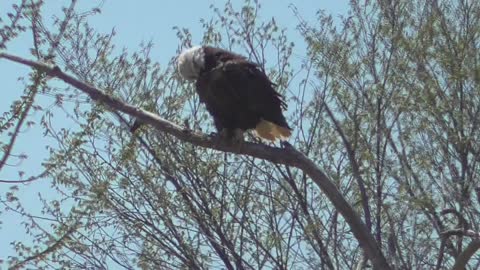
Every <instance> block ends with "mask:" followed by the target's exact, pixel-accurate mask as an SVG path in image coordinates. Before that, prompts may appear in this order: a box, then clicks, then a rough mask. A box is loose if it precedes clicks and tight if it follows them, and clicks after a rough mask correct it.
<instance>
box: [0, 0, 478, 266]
mask: <svg viewBox="0 0 480 270" xmlns="http://www.w3.org/2000/svg"><path fill="white" fill-rule="evenodd" d="M479 5H480V4H478V3H477V2H476V1H431V2H428V3H417V2H415V1H351V10H350V13H349V14H348V16H346V17H344V18H341V23H340V24H337V23H335V22H334V20H333V19H332V17H331V16H329V15H327V14H324V13H321V12H319V13H318V25H309V24H308V23H307V22H305V21H304V20H303V19H302V14H300V13H299V12H298V11H297V10H296V9H295V7H292V12H293V13H294V14H295V15H296V16H297V19H298V22H299V27H298V30H299V31H300V33H301V34H302V35H303V36H304V38H305V41H306V42H307V44H308V48H309V54H308V57H305V59H304V62H303V65H302V66H300V67H296V66H291V65H290V64H289V63H290V61H291V58H292V54H293V51H294V46H293V43H291V42H289V41H288V37H287V36H286V32H285V31H284V30H281V25H278V24H277V22H276V20H275V19H274V18H272V19H271V20H265V21H262V20H260V19H259V17H258V14H259V12H261V8H260V4H259V3H258V2H256V1H253V2H251V1H247V2H245V5H244V6H243V7H242V8H241V9H240V10H236V9H235V8H234V7H233V6H232V5H231V4H230V3H227V4H226V5H225V7H223V8H222V9H217V8H213V11H214V14H216V15H215V17H214V18H213V19H211V20H204V21H202V23H203V27H204V29H205V33H204V36H203V43H205V44H212V45H215V46H219V47H224V48H227V49H230V50H234V51H238V52H241V53H243V54H245V55H247V56H248V57H250V58H251V59H252V60H253V61H255V62H257V63H259V64H261V65H262V67H263V68H264V69H265V70H266V72H267V73H268V74H269V76H270V78H272V79H273V80H274V81H275V82H276V84H277V87H278V90H279V91H280V92H282V93H284V94H285V95H286V97H287V99H288V104H289V106H290V111H289V112H290V113H291V115H290V117H289V121H290V123H292V126H293V127H294V128H295V136H294V138H293V139H292V141H291V144H290V143H283V144H282V146H281V147H276V146H269V145H266V144H263V143H261V142H259V141H258V140H257V139H255V138H254V137H249V138H248V140H249V142H246V143H244V144H243V145H242V147H240V148H239V147H237V146H236V145H231V144H229V143H227V142H223V141H219V140H217V139H215V138H212V137H210V136H208V135H205V132H208V131H209V130H211V129H212V126H211V123H210V120H209V117H208V115H207V114H206V112H205V110H204V108H203V107H202V106H200V104H199V101H198V98H197V96H196V95H195V93H194V89H193V88H192V85H189V84H183V83H182V82H181V81H180V80H178V74H177V73H176V72H175V69H174V58H173V57H172V60H171V62H170V63H169V65H167V66H166V67H161V66H160V65H159V64H158V63H156V62H154V61H152V60H151V59H150V52H151V50H152V49H153V47H152V45H151V44H148V43H147V44H145V45H144V46H142V47H141V48H140V49H139V50H138V52H136V53H133V54H130V53H127V52H125V51H124V52H120V53H118V52H117V51H115V50H113V40H114V32H112V33H108V34H100V33H97V32H96V31H95V29H93V28H91V27H90V26H89V25H88V19H89V18H90V16H92V15H95V14H96V13H98V11H99V8H98V7H94V8H93V9H92V11H90V12H79V11H78V10H77V9H76V1H72V2H71V5H70V6H69V7H66V8H65V9H64V10H63V17H62V18H61V19H59V20H58V21H57V22H56V23H55V25H53V26H48V25H46V23H45V22H44V20H43V19H42V12H41V11H42V2H41V1H39V2H38V3H37V2H35V1H30V2H28V1H24V2H21V4H20V5H18V6H17V7H15V9H14V10H15V12H16V14H12V15H7V17H9V21H10V22H11V23H10V24H5V25H2V26H3V28H2V30H0V33H1V37H2V38H3V39H2V41H1V42H0V44H1V45H2V47H3V48H6V50H5V52H1V53H0V58H3V59H6V60H9V61H12V62H16V63H20V64H23V65H26V66H29V67H31V68H32V74H31V76H30V78H29V80H28V82H29V85H27V87H26V88H25V93H26V95H25V97H22V100H20V101H18V102H16V103H15V104H16V106H12V108H11V110H10V112H6V113H5V115H7V116H11V117H4V119H2V129H1V131H2V132H8V131H12V130H13V133H12V134H13V135H12V137H11V138H12V139H11V140H10V142H8V143H7V144H6V146H5V147H3V149H4V150H3V157H4V159H5V160H6V159H8V158H10V157H11V153H10V151H11V150H9V149H12V148H13V147H14V144H15V136H16V133H15V131H16V132H18V130H19V128H20V127H21V126H22V125H24V124H25V123H26V120H24V119H27V117H28V112H29V110H31V109H32V108H35V104H36V103H35V102H36V96H37V95H38V93H42V94H47V95H51V96H54V97H55V98H56V100H57V101H58V103H59V105H60V104H62V105H63V104H64V103H65V102H67V103H68V105H63V108H64V111H65V113H67V114H69V116H70V117H71V118H72V119H73V121H74V123H75V124H76V126H75V127H74V128H71V129H69V130H67V129H60V130H56V129H55V128H54V126H53V125H51V121H53V120H52V119H51V115H50V114H48V113H46V112H45V118H44V121H43V122H42V124H43V126H44V128H45V133H46V134H47V135H48V136H51V137H53V138H55V139H56V141H57V142H58V146H57V147H56V148H55V149H52V153H51V157H50V158H49V160H48V161H46V162H45V173H43V174H41V175H40V177H49V178H51V179H53V182H52V183H53V186H54V187H55V188H57V189H59V190H62V191H63V192H64V195H63V199H62V200H61V201H55V200H54V201H49V200H44V202H45V205H44V212H45V216H43V217H36V216H31V215H28V213H25V212H22V211H19V212H21V213H22V214H23V215H24V216H25V217H27V218H28V219H27V224H31V228H30V229H29V230H28V231H27V233H30V234H32V235H35V238H36V239H37V242H35V243H33V244H32V245H29V244H28V243H21V242H18V243H16V246H15V247H16V250H17V252H18V256H17V257H15V258H10V260H9V263H10V266H11V267H12V268H22V267H27V266H28V265H36V266H37V267H40V268H42V269H48V268H58V267H61V268H75V269H85V268H88V269H107V268H120V267H122V268H125V269H132V268H141V269H158V268H167V269H168V268H174V269H177V268H188V269H208V268H227V269H260V268H262V269H263V268H275V269H302V268H304V269H310V268H312V269H316V268H320V269H353V268H355V269H365V268H368V267H369V266H370V265H371V266H372V267H373V268H374V269H445V268H453V269H476V268H477V267H478V265H479V264H480V258H479V257H478V255H477V256H476V255H475V252H476V251H477V250H478V249H479V248H480V245H479V231H480V230H479V228H478V223H479V222H478V216H479V215H478V210H477V209H478V207H479V203H480V197H479V196H478V195H479V193H480V192H479V190H480V187H479V183H478V173H479V166H478V164H477V163H478V161H479V145H478V142H480V138H478V131H477V130H478V127H477V125H478V121H479V120H478V118H479V117H478V116H479V112H480V100H479V97H480V93H479V89H480V87H479V85H478V83H479V81H480V79H479V78H480V68H479V66H478V65H477V59H478V58H479V57H480V54H479V53H478V47H477V46H478V42H479V38H478V34H479V33H478V32H479V31H480V30H479V29H480V22H479V19H478V18H480V16H478V15H480V14H479V13H480V6H479ZM2 20H3V21H4V22H5V21H7V20H6V19H3V18H2ZM26 25H28V26H29V27H28V29H27V28H26ZM25 30H28V31H29V32H31V33H32V36H33V42H32V55H33V57H34V58H35V59H34V60H30V59H28V58H29V57H19V56H14V55H11V54H9V53H8V42H9V41H10V40H12V39H14V38H15V37H16V35H17V34H18V33H19V32H20V31H25ZM177 31H178V32H177V34H178V37H179V44H180V45H179V51H180V50H181V49H182V48H184V47H186V46H189V45H190V44H191V43H192V41H191V35H190V33H189V31H188V30H186V29H182V28H177ZM30 58H31V57H30ZM12 64H13V63H12ZM51 78H56V79H59V80H61V81H62V82H63V83H64V88H62V89H59V87H55V88H53V87H51V86H50V82H51V81H52V79H51ZM70 102H71V103H70ZM37 109H38V110H39V111H41V110H42V109H41V108H37ZM133 118H137V119H140V120H141V121H142V122H144V123H146V125H145V126H144V127H142V128H141V129H140V130H139V131H138V132H135V133H133V134H132V133H130V131H129V126H130V123H131V119H133ZM180 124H182V126H180ZM0 166H1V164H0ZM1 168H2V167H0V169H1ZM37 178H38V177H37V176H33V177H32V178H30V179H29V180H32V181H33V180H35V179H37ZM2 202H3V203H4V204H5V205H8V206H9V207H10V208H11V209H22V207H21V206H22V203H21V201H19V200H17V199H16V196H15V189H13V190H12V191H9V193H8V195H7V196H6V198H5V199H4V198H2ZM66 205H69V206H70V205H71V206H72V208H71V209H69V208H70V207H68V208H67V207H66Z"/></svg>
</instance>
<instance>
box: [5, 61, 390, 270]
mask: <svg viewBox="0 0 480 270" xmlns="http://www.w3.org/2000/svg"><path fill="white" fill-rule="evenodd" d="M0 58H5V59H8V60H10V61H13V62H16V63H20V64H23V65H26V66H29V67H31V68H34V69H37V70H39V71H42V72H46V73H47V74H48V75H49V76H51V77H56V78H58V79H60V80H62V81H64V82H65V83H67V84H69V85H71V86H73V87H75V88H77V89H78V90H80V91H82V92H84V93H86V94H87V95H89V96H90V98H91V99H92V100H94V101H96V102H100V103H102V104H104V105H106V106H107V107H109V108H110V109H111V110H117V111H121V112H123V113H126V114H128V115H130V116H132V117H135V118H136V119H138V120H140V121H141V122H143V123H145V124H149V125H151V126H152V127H154V128H155V129H156V130H157V131H159V132H164V133H168V134H170V135H172V136H174V137H176V138H177V139H179V140H182V141H185V142H189V143H192V144H194V145H197V146H202V147H206V148H210V149H215V150H219V151H223V152H230V153H236V154H242V155H249V156H252V157H256V158H260V159H264V160H268V161H271V162H273V163H277V164H284V165H288V166H293V167H296V168H299V169H301V170H302V171H304V172H305V173H306V174H307V175H308V176H310V178H311V179H312V181H313V182H314V183H315V184H316V185H317V186H318V187H319V188H320V189H321V190H322V192H323V193H324V194H325V195H326V196H327V197H328V199H329V200H330V201H331V202H332V204H333V205H334V207H335V208H336V209H337V210H338V211H339V212H340V213H341V214H342V215H343V217H344V218H345V221H346V222H347V223H348V224H349V226H350V229H351V230H352V233H353V234H354V236H355V237H356V238H357V240H358V242H359V245H360V246H361V247H362V248H363V249H364V250H365V253H366V255H367V256H368V258H369V259H370V260H371V261H372V264H373V267H374V269H385V270H386V269H391V268H390V266H389V265H388V263H387V260H386V259H385V257H384V255H383V253H382V251H381V249H380V246H379V245H378V243H377V242H376V241H375V239H374V238H373V236H372V235H371V234H370V232H369V230H368V228H367V227H366V225H365V224H364V223H363V222H362V220H361V219H360V217H359V216H358V215H357V213H356V212H355V211H354V210H353V208H352V207H351V205H350V204H349V203H348V202H347V201H346V199H345V198H344V197H343V195H342V194H341V193H340V191H339V190H338V189H337V187H336V186H335V184H334V183H333V182H332V181H331V180H330V179H329V178H328V177H327V176H326V175H325V174H324V173H323V171H322V170H320V168H318V167H317V166H316V164H315V163H314V162H313V161H311V160H310V159H309V158H308V157H306V156H305V155H304V154H303V153H301V152H299V151H298V150H296V149H295V148H294V147H293V146H291V145H290V144H288V143H286V144H285V148H278V147H271V146H267V145H264V144H255V143H251V142H244V143H243V144H242V146H241V147H238V146H236V145H233V144H230V143H227V142H224V141H219V140H218V139H216V138H211V137H209V136H207V135H205V134H200V133H196V132H193V131H190V130H186V129H183V128H182V127H180V126H178V125H176V124H174V123H171V122H169V121H167V120H165V119H163V118H161V117H159V116H158V115H155V114H153V113H150V112H148V111H145V110H142V109H139V108H136V107H133V106H131V105H128V104H126V103H124V102H122V101H120V100H119V99H116V98H114V97H111V96H109V95H107V94H105V93H104V92H102V91H101V90H100V89H98V88H95V87H93V86H91V85H89V84H87V83H84V82H82V81H79V80H77V79H76V78H74V77H72V76H70V75H68V74H66V73H64V72H62V71H61V70H60V68H58V67H50V66H48V65H46V64H44V63H40V62H36V61H30V60H27V59H24V58H21V57H17V56H14V55H10V54H6V53H0Z"/></svg>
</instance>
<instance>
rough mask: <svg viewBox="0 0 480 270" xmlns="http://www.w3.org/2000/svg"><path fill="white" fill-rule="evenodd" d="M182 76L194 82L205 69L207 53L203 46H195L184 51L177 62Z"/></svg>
mask: <svg viewBox="0 0 480 270" xmlns="http://www.w3.org/2000/svg"><path fill="white" fill-rule="evenodd" d="M177 67H178V70H179V71H180V75H182V77H183V78H185V79H186V80H189V81H194V80H196V79H197V78H198V76H199V75H200V72H201V71H202V69H203V68H204V67H205V52H204V50H203V47H202V46H195V47H192V48H190V49H187V50H185V51H183V52H182V53H181V54H180V55H179V56H178V60H177Z"/></svg>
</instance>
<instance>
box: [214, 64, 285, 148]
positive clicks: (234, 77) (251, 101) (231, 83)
mask: <svg viewBox="0 0 480 270" xmlns="http://www.w3.org/2000/svg"><path fill="white" fill-rule="evenodd" d="M218 68H221V69H222V71H221V72H220V73H221V75H219V76H221V77H222V80H225V81H224V82H222V83H224V84H227V85H228V87H224V88H223V89H224V91H228V94H229V95H231V96H232V97H234V98H235V99H236V100H237V102H238V103H239V104H244V106H245V108H244V109H246V110H248V111H250V112H252V113H254V114H256V115H257V116H258V117H259V118H260V119H261V120H263V121H260V123H258V125H257V127H256V131H257V133H258V134H259V135H260V136H261V137H264V138H266V139H269V140H275V138H286V137H289V136H290V134H291V129H290V127H289V126H288V124H287V121H286V119H285V117H284V116H283V113H282V109H286V108H287V104H286V103H285V101H284V99H283V97H282V95H280V94H279V93H278V92H277V91H276V90H275V89H274V84H273V83H272V82H271V81H270V79H269V78H268V76H267V75H266V74H265V73H264V72H263V71H262V70H261V69H260V67H259V66H258V65H256V64H254V63H252V62H249V61H247V60H243V59H242V60H240V61H238V60H231V61H227V62H225V63H224V64H223V66H221V67H218Z"/></svg>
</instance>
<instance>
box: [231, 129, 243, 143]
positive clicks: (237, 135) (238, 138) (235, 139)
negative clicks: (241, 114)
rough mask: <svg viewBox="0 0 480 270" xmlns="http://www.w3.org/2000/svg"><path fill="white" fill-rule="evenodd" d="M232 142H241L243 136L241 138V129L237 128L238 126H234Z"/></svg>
mask: <svg viewBox="0 0 480 270" xmlns="http://www.w3.org/2000/svg"><path fill="white" fill-rule="evenodd" d="M232 133H233V134H232V137H231V139H232V142H234V143H242V142H243V140H244V138H243V130H241V129H239V128H236V129H234V130H233V132H232Z"/></svg>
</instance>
